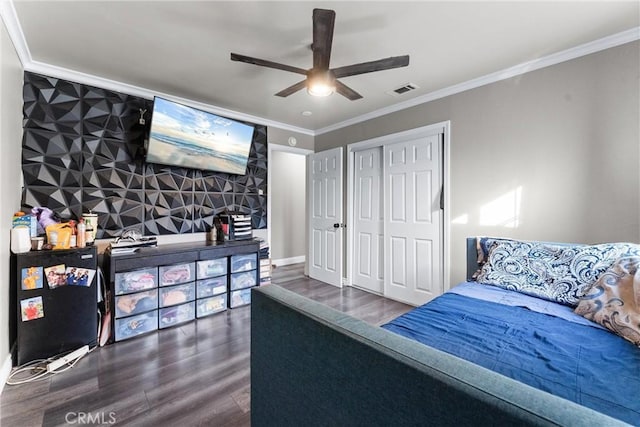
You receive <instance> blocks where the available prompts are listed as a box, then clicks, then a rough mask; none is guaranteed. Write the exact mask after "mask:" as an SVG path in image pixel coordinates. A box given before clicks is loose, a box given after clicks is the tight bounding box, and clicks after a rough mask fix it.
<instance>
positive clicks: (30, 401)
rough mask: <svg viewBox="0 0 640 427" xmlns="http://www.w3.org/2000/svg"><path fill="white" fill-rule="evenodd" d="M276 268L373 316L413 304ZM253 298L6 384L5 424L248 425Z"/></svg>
mask: <svg viewBox="0 0 640 427" xmlns="http://www.w3.org/2000/svg"><path fill="white" fill-rule="evenodd" d="M302 268H303V265H302V264H296V265H292V266H284V267H278V268H276V269H274V271H273V276H272V282H273V283H276V284H279V285H280V286H283V287H285V288H287V289H290V290H292V291H294V292H297V293H300V294H302V295H305V296H307V297H309V298H311V299H314V300H317V301H320V302H322V303H323V304H326V305H328V306H331V307H333V308H335V309H337V310H340V311H343V312H346V313H348V314H350V315H353V316H354V317H358V318H360V319H362V320H364V321H366V322H369V323H372V324H376V325H379V324H382V323H385V322H387V321H388V320H390V319H392V318H394V317H396V316H399V315H400V314H403V313H405V312H407V311H408V310H410V309H411V308H412V307H410V306H407V305H405V304H402V303H399V302H395V301H391V300H387V299H385V298H382V297H379V296H376V295H373V294H369V293H367V292H364V291H360V290H358V289H354V288H350V287H349V288H344V289H339V288H335V287H333V286H330V285H326V284H324V283H321V282H318V281H316V280H312V279H309V278H308V277H305V276H304V274H303V269H302ZM249 322H250V307H249V306H245V307H240V308H236V309H233V310H227V311H226V312H224V313H219V314H216V315H213V316H211V317H208V318H205V319H200V320H198V321H196V322H191V323H188V324H185V325H182V326H178V327H174V328H171V329H166V330H162V331H160V332H155V333H151V334H149V335H147V336H143V337H139V338H135V339H132V340H130V341H123V342H119V343H117V344H114V345H109V346H106V347H102V348H97V349H96V350H94V351H93V352H91V353H89V354H88V355H87V356H85V357H84V358H83V359H81V360H80V361H79V362H78V364H77V365H76V366H75V367H74V368H73V369H71V370H69V371H66V372H63V373H60V374H57V375H54V376H52V377H50V378H48V379H46V380H43V381H38V382H33V383H27V384H21V385H12V386H10V385H5V387H4V390H3V392H2V395H0V425H2V426H20V427H30V426H34V427H35V426H61V425H83V424H91V425H130V426H165V425H166V426H177V425H180V426H183V427H187V426H249V425H250V412H249V404H250V389H249V349H250V339H249V329H250V323H249Z"/></svg>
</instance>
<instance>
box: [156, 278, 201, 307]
mask: <svg viewBox="0 0 640 427" xmlns="http://www.w3.org/2000/svg"><path fill="white" fill-rule="evenodd" d="M194 299H196V287H195V284H194V283H185V284H184V285H175V286H167V287H164V288H160V304H159V305H160V307H168V306H170V305H176V304H182V303H184V302H188V301H193V300H194Z"/></svg>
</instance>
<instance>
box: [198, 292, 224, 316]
mask: <svg viewBox="0 0 640 427" xmlns="http://www.w3.org/2000/svg"><path fill="white" fill-rule="evenodd" d="M226 309H227V294H222V295H218V296H215V297H211V298H204V299H199V300H197V301H196V315H197V316H198V317H205V316H209V315H211V314H214V313H219V312H221V311H224V310H226Z"/></svg>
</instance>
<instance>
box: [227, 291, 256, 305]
mask: <svg viewBox="0 0 640 427" xmlns="http://www.w3.org/2000/svg"><path fill="white" fill-rule="evenodd" d="M247 304H251V288H249V289H242V290H240V291H233V292H231V293H229V307H231V308H236V307H240V306H242V305H247Z"/></svg>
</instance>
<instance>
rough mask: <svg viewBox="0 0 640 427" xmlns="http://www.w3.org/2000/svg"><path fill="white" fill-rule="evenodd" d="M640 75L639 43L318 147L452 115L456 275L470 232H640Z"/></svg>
mask: <svg viewBox="0 0 640 427" xmlns="http://www.w3.org/2000/svg"><path fill="white" fill-rule="evenodd" d="M639 79H640V42H633V43H628V44H626V45H622V46H619V47H615V48H611V49H607V50H605V51H602V52H598V53H594V54H591V55H588V56H585V57H581V58H577V59H574V60H571V61H567V62H564V63H561V64H558V65H554V66H550V67H547V68H543V69H540V70H537V71H533V72H530V73H526V74H523V75H520V76H517V77H514V78H510V79H508V80H504V81H501V82H497V83H493V84H490V85H486V86H483V87H480V88H476V89H473V90H469V91H466V92H463V93H459V94H456V95H452V96H448V97H446V98H442V99H439V100H436V101H432V102H429V103H426V104H422V105H418V106H415V107H412V108H410V109H406V110H403V111H399V112H396V113H392V114H389V115H387V116H384V117H380V118H377V119H372V120H369V121H367V122H363V123H359V124H356V125H353V126H350V127H347V128H343V129H339V130H336V131H333V132H329V133H325V134H322V135H318V136H316V138H315V151H322V150H326V149H329V148H333V147H337V146H346V145H347V144H349V143H353V142H357V141H362V140H366V139H370V138H374V137H377V136H381V135H386V134H391V133H395V132H399V131H403V130H407V129H412V128H416V127H420V126H424V125H428V124H432V123H437V122H441V121H445V120H451V164H450V168H451V173H450V177H451V188H450V193H451V200H450V215H451V219H452V223H451V224H450V227H451V242H450V243H451V246H450V248H451V249H450V259H451V282H452V284H455V283H457V282H460V281H461V280H463V279H464V277H465V276H464V270H465V264H464V252H465V240H464V239H465V237H467V236H473V235H493V236H505V237H515V238H522V239H536V240H552V241H568V242H601V241H632V242H639V241H640V224H639V222H640V167H639V161H640V123H639V121H640V83H639ZM517 195H519V197H516V196H517ZM514 218H515V219H516V220H517V222H515V223H514V221H513V220H514ZM496 222H497V223H496Z"/></svg>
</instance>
